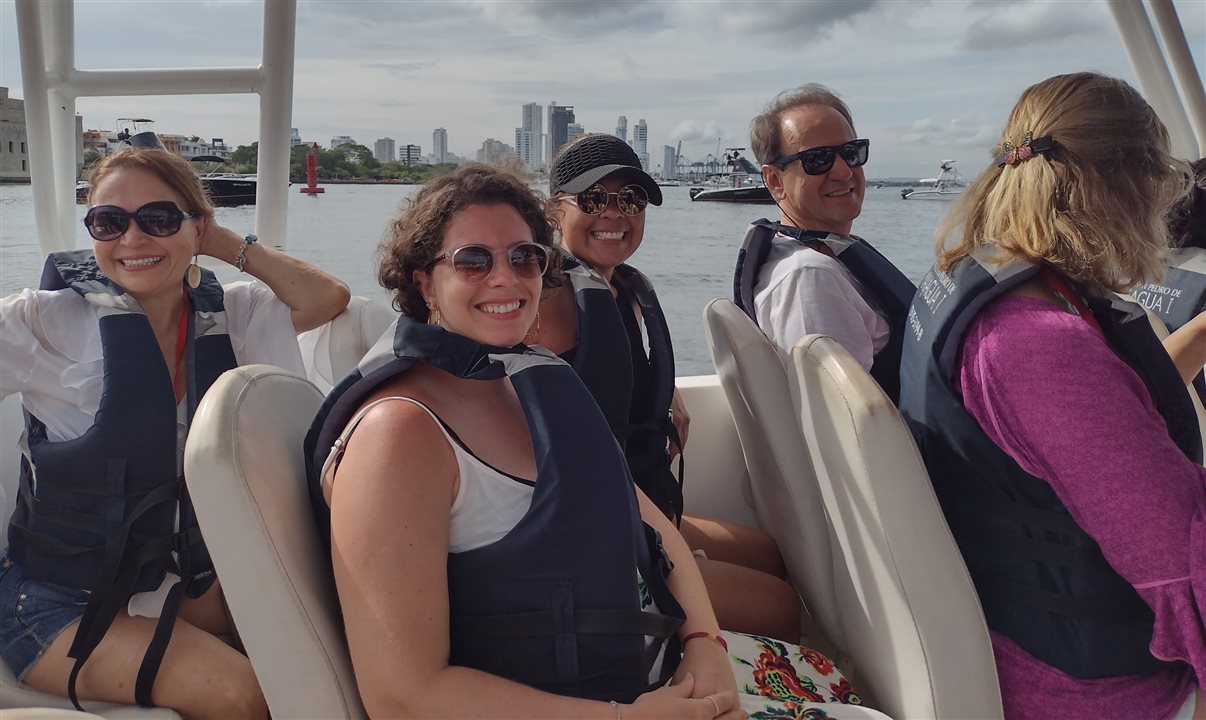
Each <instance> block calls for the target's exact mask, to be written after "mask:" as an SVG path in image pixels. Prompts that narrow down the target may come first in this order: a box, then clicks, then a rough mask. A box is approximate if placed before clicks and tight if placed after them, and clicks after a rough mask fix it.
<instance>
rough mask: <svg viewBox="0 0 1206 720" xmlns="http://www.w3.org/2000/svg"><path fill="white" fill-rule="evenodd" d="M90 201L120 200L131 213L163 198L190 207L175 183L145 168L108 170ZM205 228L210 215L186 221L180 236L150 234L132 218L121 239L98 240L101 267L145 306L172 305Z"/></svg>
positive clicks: (117, 202)
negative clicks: (174, 186)
mask: <svg viewBox="0 0 1206 720" xmlns="http://www.w3.org/2000/svg"><path fill="white" fill-rule="evenodd" d="M90 200H91V202H92V204H93V205H116V206H118V207H120V208H122V209H124V210H126V211H127V212H131V213H132V212H134V211H135V210H137V209H138V208H140V207H142V206H143V205H146V204H147V203H149V202H155V201H158V200H168V201H170V202H173V203H175V204H176V207H178V208H181V209H184V210H187V209H188V206H187V205H186V204H185V202H184V199H183V198H181V197H180V195H179V193H177V192H175V191H174V190H173V189H172V188H171V186H169V185H168V184H167V183H165V182H164V181H163V180H161V179H159V178H158V177H156V176H155V175H154V174H153V173H151V172H148V171H146V170H143V169H140V168H123V169H121V170H117V171H115V172H113V173H110V174H108V175H106V176H105V177H104V179H103V180H101V181H100V182H99V183H98V184H97V185H96V187H95V188H93V191H92V195H91V196H90ZM204 229H205V221H204V219H203V218H197V219H194V220H185V221H184V222H183V223H181V225H180V231H179V232H177V233H176V234H175V235H169V236H167V237H154V236H152V235H147V234H146V233H144V232H143V231H142V229H141V228H140V227H138V223H137V222H135V221H134V220H133V219H132V218H131V220H130V226H129V228H127V229H126V231H125V233H123V234H122V235H121V237H119V238H117V239H116V240H109V241H106V242H101V241H99V240H93V241H92V252H93V253H94V254H95V255H96V264H97V265H98V266H99V267H100V269H101V272H103V273H105V275H108V276H109V278H110V279H112V280H113V281H114V282H115V283H117V284H118V285H120V286H121V288H122V289H123V290H125V291H126V292H128V293H130V294H131V295H132V296H134V298H135V299H136V300H138V302H139V303H141V304H142V305H143V307H147V306H148V305H153V304H157V303H163V302H167V303H169V306H170V303H175V302H176V301H177V300H178V299H179V298H180V296H181V293H182V292H183V282H184V275H185V272H186V271H187V269H188V265H189V263H190V262H191V260H192V257H193V254H194V253H195V252H196V250H197V247H198V243H199V242H200V238H201V234H202V233H203V232H204Z"/></svg>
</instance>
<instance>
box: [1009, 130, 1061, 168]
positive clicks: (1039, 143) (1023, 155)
mask: <svg viewBox="0 0 1206 720" xmlns="http://www.w3.org/2000/svg"><path fill="white" fill-rule="evenodd" d="M1054 147H1055V140H1053V139H1052V138H1051V136H1050V135H1046V136H1044V137H1041V138H1039V139H1037V140H1035V139H1034V133H1033V132H1030V131H1026V135H1025V136H1024V137H1023V138H1022V144H1021V145H1018V146H1016V147H1015V146H1014V145H1011V144H1010V143H1009V141H1008V140H1006V141H1005V142H1003V143H1001V154H1000V155H998V156H997V167H1005V166H1006V165H1016V164H1018V163H1020V162H1022V161H1023V160H1029V159H1030V158H1031V157H1033V156H1034V154H1035V153H1045V152H1050V151H1051V149H1052V148H1054Z"/></svg>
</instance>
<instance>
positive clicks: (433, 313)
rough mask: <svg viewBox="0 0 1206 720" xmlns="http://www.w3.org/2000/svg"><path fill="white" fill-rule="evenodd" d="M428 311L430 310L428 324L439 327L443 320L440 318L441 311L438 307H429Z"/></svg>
mask: <svg viewBox="0 0 1206 720" xmlns="http://www.w3.org/2000/svg"><path fill="white" fill-rule="evenodd" d="M427 310H428V314H427V324H428V325H439V324H440V320H441V319H442V318H441V317H440V309H439V308H438V307H436V306H435V305H428V306H427Z"/></svg>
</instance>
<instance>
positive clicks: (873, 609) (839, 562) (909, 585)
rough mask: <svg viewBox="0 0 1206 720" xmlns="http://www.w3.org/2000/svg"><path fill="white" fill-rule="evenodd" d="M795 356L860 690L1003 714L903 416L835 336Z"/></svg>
mask: <svg viewBox="0 0 1206 720" xmlns="http://www.w3.org/2000/svg"><path fill="white" fill-rule="evenodd" d="M791 364H792V369H791V372H790V373H789V381H790V384H791V392H792V394H793V395H794V396H795V397H796V398H798V401H799V407H800V426H801V428H802V430H803V434H804V441H805V444H806V445H807V447H808V453H809V454H810V455H811V457H812V462H813V466H814V468H815V471H816V479H817V481H818V482H819V487H820V494H821V497H822V498H823V502H824V504H825V508H826V510H827V511H828V517H829V520H830V522H831V523H832V526H833V538H832V542H833V547H834V551H835V554H836V558H835V561H834V565H833V569H834V575H833V590H834V592H835V594H836V597H837V605H836V607H837V616H836V622H837V623H838V625H839V628H840V630H839V631H838V632H836V633H834V634H835V636H836V637H840V638H842V640H841V641H840V649H841V650H842V651H844V652H846V653H848V654H849V655H850V656H851V657H853V658H854V659H855V668H856V672H857V676H858V683H857V687H858V688H859V690H860V691H862V692H867V693H868V694H869V696H870V697H871V698H872V699H873V704H874V706H875V707H877V708H879V709H880V710H883V711H884V712H886V713H887V714H889V715H891V716H892V717H897V718H1001V717H1002V709H1001V696H1000V689H999V686H998V683H997V674H996V664H995V662H994V660H993V654H992V646H991V644H990V642H989V638H988V628H987V626H986V625H985V622H984V615H983V612H982V611H981V609H980V602H979V599H978V598H977V597H976V592H975V588H974V587H973V585H972V582H971V578H970V576H969V575H968V572H967V568H966V566H965V565H964V564H963V558H962V556H961V555H960V553H959V549H958V547H957V546H956V545H955V541H954V538H953V537H952V536H951V533H950V530H949V529H948V528H947V525H946V521H945V519H944V517H943V515H942V509H941V508H940V507H939V505H938V501H937V499H936V498H935V496H934V491H933V488H932V487H931V485H930V479H929V475H928V474H927V473H926V470H925V465H924V464H923V463H922V460H921V456H920V454H919V453H918V451H917V447H916V445H915V444H914V442H913V437H912V435H911V434H910V433H909V430H908V428H907V427H906V425H905V423H904V420H903V418H901V416H900V413H899V412H898V411H897V410H896V407H895V406H894V405H893V404H892V402H891V400H889V399H888V397H887V395H885V394H884V393H883V391H882V390H881V389H880V387H879V385H878V383H876V382H875V380H874V379H872V378H871V376H870V375H869V374H867V372H866V371H865V370H863V368H862V366H861V365H859V364H858V361H856V360H855V359H854V358H853V357H852V356H851V355H850V354H849V353H847V352H846V351H845V350H844V349H843V348H842V347H841V345H839V344H838V343H837V341H835V340H833V339H832V338H829V337H824V336H820V335H809V336H807V337H805V338H803V339H802V340H800V342H799V343H797V344H796V346H795V347H794V348H793V349H792V355H791Z"/></svg>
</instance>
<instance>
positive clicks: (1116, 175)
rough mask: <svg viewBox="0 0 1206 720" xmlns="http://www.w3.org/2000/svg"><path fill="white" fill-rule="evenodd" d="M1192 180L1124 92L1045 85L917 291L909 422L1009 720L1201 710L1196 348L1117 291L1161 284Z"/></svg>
mask: <svg viewBox="0 0 1206 720" xmlns="http://www.w3.org/2000/svg"><path fill="white" fill-rule="evenodd" d="M1186 170H1187V168H1186V165H1185V163H1182V162H1180V161H1177V160H1174V159H1173V158H1172V157H1170V155H1169V142H1168V133H1167V132H1166V130H1165V128H1164V125H1163V124H1162V123H1161V122H1160V120H1159V118H1157V117H1156V114H1155V112H1154V111H1153V110H1152V108H1151V107H1150V106H1148V104H1147V103H1146V102H1145V101H1144V100H1143V98H1142V97H1141V96H1140V95H1139V93H1138V92H1136V91H1135V90H1134V89H1133V88H1131V87H1130V86H1129V85H1127V84H1126V83H1125V82H1123V81H1121V80H1116V79H1114V78H1109V77H1105V76H1102V75H1097V74H1094V73H1076V74H1072V75H1059V76H1056V77H1052V78H1049V79H1047V80H1044V81H1043V82H1041V83H1038V84H1037V85H1033V86H1031V87H1029V88H1027V89H1026V91H1025V92H1023V93H1022V96H1021V98H1020V99H1019V100H1018V102H1017V104H1016V105H1015V106H1014V109H1013V112H1012V113H1011V114H1010V116H1009V119H1008V121H1007V122H1006V123H1005V129H1004V131H1003V132H1002V134H1001V139H1000V143H999V144H998V146H997V147H996V148H994V159H993V161H992V163H991V164H990V165H989V167H988V168H987V169H986V170H985V171H984V172H983V173H981V174H980V176H979V177H977V178H976V180H975V181H974V182H973V183H972V184H971V185H970V186H969V187H968V188H967V190H966V191H965V192H964V193H963V196H962V197H961V198H960V200H959V201H958V204H957V205H956V206H955V208H954V210H953V211H952V213H951V215H950V217H948V218H947V219H946V220H945V221H944V222H943V224H942V225H941V227H940V229H939V233H938V236H939V243H940V247H939V251H940V254H941V255H940V257H939V260H938V263H937V265H936V267H935V269H934V270H933V271H931V273H930V275H929V276H927V277H926V279H925V280H924V281H923V282H922V284H921V286H920V288H919V290H918V293H917V297H916V298H915V299H914V301H913V309H912V313H911V315H910V331H909V334H908V337H907V340H906V347H905V354H904V364H903V366H902V370H901V378H902V381H903V383H904V385H905V387H904V390H903V393H902V402H901V412H902V413H904V415H905V416H906V418H907V420H908V421H909V423H910V425H911V427H912V429H913V431H914V434H915V436H916V438H917V440H918V445H919V447H920V449H921V451H922V454H923V455H924V457H925V460H926V464H927V466H928V468H929V471H930V476H931V478H932V479H933V482H934V486H935V489H936V491H937V493H938V495H939V499H940V500H941V501H942V504H943V509H944V510H945V512H946V517H947V520H948V522H949V523H950V526H951V530H952V532H953V533H954V535H955V538H956V540H957V541H958V543H959V546H960V549H961V550H962V551H963V555H964V558H965V559H966V561H967V565H968V569H969V570H970V572H971V575H972V579H973V581H974V582H975V585H976V588H977V591H978V592H979V595H980V600H981V604H982V605H983V607H984V614H985V617H986V619H987V621H988V627H989V630H990V634H991V638H992V643H993V648H994V651H995V653H996V661H997V669H998V672H999V674H1000V679H1001V691H1002V695H1003V700H1004V707H1005V714H1006V717H1007V718H1010V720H1028V719H1030V718H1049V717H1061V718H1071V719H1073V720H1075V719H1079V718H1085V719H1088V718H1099V717H1128V718H1137V719H1147V720H1165V719H1167V718H1177V719H1186V720H1187V719H1188V718H1191V717H1192V718H1198V719H1200V718H1203V717H1206V709H1204V708H1203V706H1202V684H1203V682H1204V681H1206V629H1204V628H1206V469H1204V468H1203V467H1202V445H1201V440H1200V435H1199V433H1198V427H1197V422H1196V418H1195V415H1194V411H1193V408H1192V406H1191V403H1190V396H1189V392H1188V390H1187V389H1186V386H1185V378H1183V377H1182V376H1181V374H1180V373H1179V372H1178V370H1177V365H1176V362H1175V361H1176V360H1179V359H1182V358H1180V357H1170V352H1169V350H1166V348H1165V347H1163V346H1162V345H1161V344H1160V342H1159V341H1158V340H1157V338H1156V335H1155V333H1154V332H1153V331H1152V328H1151V326H1150V324H1149V323H1148V322H1147V320H1146V318H1145V316H1144V314H1143V312H1142V310H1141V308H1139V307H1138V306H1137V305H1136V304H1134V303H1132V302H1129V301H1126V300H1123V299H1121V298H1120V297H1119V296H1118V295H1116V294H1115V293H1117V292H1123V291H1126V290H1128V289H1130V288H1132V287H1134V286H1135V285H1137V284H1139V283H1143V282H1145V281H1148V280H1152V279H1156V278H1158V277H1159V276H1160V274H1161V272H1162V270H1163V263H1164V259H1165V253H1166V251H1167V246H1168V234H1167V229H1166V227H1165V222H1164V214H1165V211H1166V209H1167V208H1168V207H1169V206H1170V204H1172V203H1173V201H1174V200H1176V199H1177V198H1178V196H1180V195H1181V194H1182V193H1184V192H1185V190H1186V187H1187V172H1186ZM1199 342H1200V343H1201V345H1202V346H1203V347H1206V338H1203V339H1200V340H1199ZM1190 345H1193V343H1190ZM1182 347H1185V346H1182ZM1173 352H1174V353H1175V354H1177V355H1178V356H1179V355H1180V352H1183V350H1182V351H1177V350H1175V349H1174V350H1173ZM1199 362H1200V361H1199Z"/></svg>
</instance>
